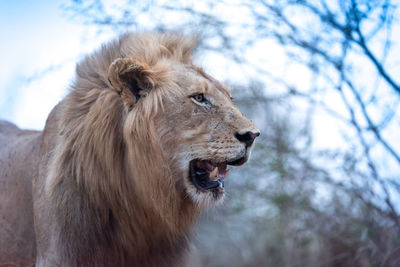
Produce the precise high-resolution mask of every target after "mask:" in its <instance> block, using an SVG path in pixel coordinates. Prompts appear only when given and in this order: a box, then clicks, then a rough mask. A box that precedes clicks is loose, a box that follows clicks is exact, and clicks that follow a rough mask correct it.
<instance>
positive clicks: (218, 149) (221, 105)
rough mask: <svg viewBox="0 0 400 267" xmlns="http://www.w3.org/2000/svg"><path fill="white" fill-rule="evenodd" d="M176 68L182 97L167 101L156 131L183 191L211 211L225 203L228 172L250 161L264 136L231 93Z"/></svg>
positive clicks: (202, 76) (196, 72)
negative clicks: (222, 201) (211, 207)
mask: <svg viewBox="0 0 400 267" xmlns="http://www.w3.org/2000/svg"><path fill="white" fill-rule="evenodd" d="M175 68H178V69H176V70H175V72H174V73H176V74H175V77H174V80H175V81H174V82H175V85H176V86H178V87H179V88H178V90H179V93H177V94H173V95H172V96H171V95H169V96H168V97H166V98H165V99H164V100H163V103H164V104H163V105H164V112H162V114H163V115H162V116H159V117H158V119H157V121H156V128H157V131H158V133H159V137H160V143H161V146H162V148H163V151H165V152H164V153H165V154H166V155H165V156H166V157H167V158H168V161H169V164H170V165H171V169H172V170H176V171H175V172H174V173H173V175H174V176H175V177H174V178H175V179H176V182H177V183H178V185H179V186H178V188H181V190H183V192H184V194H188V195H189V196H190V197H191V199H192V200H193V201H194V202H195V203H196V204H197V205H199V206H200V207H207V206H210V205H213V204H215V203H217V202H219V201H221V200H222V199H223V196H224V179H225V178H226V176H227V175H228V173H229V170H228V169H227V168H228V166H229V165H234V166H238V165H242V164H244V163H245V162H246V161H247V160H248V158H249V155H250V151H251V149H252V147H253V142H254V139H255V138H256V137H257V136H258V135H259V134H260V132H259V130H258V129H257V128H256V127H255V126H254V124H253V123H252V122H251V121H249V120H248V119H247V118H245V117H244V116H243V115H242V114H241V113H240V111H239V110H238V108H237V107H236V106H235V104H234V103H233V101H232V96H231V95H230V92H229V90H228V89H227V88H226V87H224V86H222V85H221V84H220V83H219V82H218V81H216V80H215V79H213V78H212V77H210V76H208V75H207V74H205V73H204V72H202V71H201V70H198V69H196V68H193V67H188V66H184V65H181V66H178V67H175Z"/></svg>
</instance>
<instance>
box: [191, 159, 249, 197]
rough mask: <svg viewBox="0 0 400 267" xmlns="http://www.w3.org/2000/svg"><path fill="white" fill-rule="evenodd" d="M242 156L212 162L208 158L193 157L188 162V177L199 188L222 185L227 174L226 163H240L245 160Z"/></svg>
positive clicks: (205, 188) (219, 186)
mask: <svg viewBox="0 0 400 267" xmlns="http://www.w3.org/2000/svg"><path fill="white" fill-rule="evenodd" d="M246 160H247V159H246V158H245V157H242V158H239V159H237V160H233V161H230V162H219V163H216V162H212V161H210V160H199V159H195V160H192V161H191V162H190V168H189V177H190V180H191V182H192V183H193V185H194V186H195V187H196V188H197V189H200V190H203V191H207V190H213V189H217V188H221V189H222V188H223V187H224V179H225V178H226V177H227V176H228V174H229V171H230V170H228V169H227V166H228V165H235V166H238V165H242V164H243V163H245V162H246Z"/></svg>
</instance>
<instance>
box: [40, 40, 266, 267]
mask: <svg viewBox="0 0 400 267" xmlns="http://www.w3.org/2000/svg"><path fill="white" fill-rule="evenodd" d="M194 47H195V41H194V40H193V39H190V38H184V37H182V36H179V35H175V34H139V35H137V34H126V35H123V36H122V37H120V38H119V39H118V40H117V41H114V42H111V43H109V44H108V45H105V46H103V47H102V48H101V49H100V50H99V51H97V52H96V53H94V54H92V55H90V56H88V57H86V58H85V59H84V60H83V61H82V62H81V63H79V64H78V66H77V70H76V71H77V77H76V80H75V82H74V83H73V84H72V90H71V92H70V93H69V94H68V96H67V97H66V98H65V99H64V100H63V101H62V102H61V103H60V104H59V105H58V106H57V108H55V110H54V111H53V112H52V115H50V116H49V120H48V122H47V126H46V128H48V129H56V130H55V131H56V132H57V134H56V136H55V141H54V143H55V144H56V145H55V147H54V148H49V149H50V151H51V155H52V156H51V158H50V161H49V165H48V167H45V168H43V169H45V170H48V173H46V187H45V190H46V192H47V195H48V196H49V197H50V198H49V199H50V201H49V203H50V206H51V207H52V208H51V210H52V212H53V213H54V217H55V218H56V219H57V223H56V227H57V231H56V232H57V233H59V238H58V244H59V245H58V246H59V247H60V251H63V255H64V256H63V260H62V261H63V262H68V261H70V262H76V261H77V260H78V261H86V260H88V258H89V256H88V255H91V256H90V257H92V258H93V262H99V261H100V262H101V261H102V260H103V255H114V256H115V255H116V254H118V255H120V256H118V257H121V258H124V261H128V262H129V261H130V262H136V263H138V262H141V261H149V260H152V261H154V262H157V261H159V262H164V261H165V260H166V259H165V257H164V256H165V255H164V254H163V255H164V256H162V255H159V256H160V258H159V259H153V258H151V257H148V256H149V255H158V254H159V253H160V251H166V250H167V249H168V250H169V251H171V253H176V255H178V254H179V253H181V252H180V251H182V248H183V247H185V244H186V241H185V240H186V238H185V237H186V235H187V233H188V232H189V229H190V227H191V226H192V225H193V223H194V222H195V220H196V218H197V215H198V214H199V212H200V211H201V210H202V209H204V208H206V207H209V206H212V205H214V204H215V203H218V202H219V201H221V199H222V198H223V196H224V187H223V180H224V179H225V177H226V176H227V174H228V172H229V171H228V170H227V166H228V165H241V164H243V163H245V162H246V161H247V159H248V157H249V153H250V150H251V148H252V145H253V141H254V139H255V138H256V137H257V136H258V135H259V131H258V129H257V128H256V127H255V126H254V125H253V124H252V123H251V122H250V121H249V120H248V119H246V118H245V117H244V116H243V115H242V114H241V113H240V111H239V110H238V109H237V107H236V106H235V105H234V103H233V102H232V97H231V95H230V93H229V90H228V89H227V88H226V87H224V86H223V85H221V84H220V83H219V82H218V81H217V80H215V79H214V78H212V77H210V76H209V75H207V74H206V73H205V72H204V71H203V70H202V69H201V68H199V67H196V66H195V65H194V64H193V63H192V61H191V54H192V50H193V48H194ZM45 132H46V131H45ZM160 246H163V247H160ZM108 248H113V252H112V254H109V253H110V251H108V252H107V253H106V252H104V251H103V250H104V249H106V250H107V249H108ZM146 253H147V254H146ZM121 255H122V256H121ZM97 258H98V259H100V260H98V261H96V260H95V259H97ZM170 258H171V260H173V257H172V256H171V257H170ZM111 259H112V257H111V256H110V262H114V260H111ZM128 259H129V260H128ZM140 265H141V266H144V265H145V264H142V263H141V264H140ZM149 265H151V266H158V265H159V264H150V263H149ZM171 265H173V264H171Z"/></svg>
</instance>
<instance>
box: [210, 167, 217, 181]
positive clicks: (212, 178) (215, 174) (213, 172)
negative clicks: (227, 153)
mask: <svg viewBox="0 0 400 267" xmlns="http://www.w3.org/2000/svg"><path fill="white" fill-rule="evenodd" d="M217 174H218V168H217V167H215V168H214V170H213V171H212V172H211V173H210V180H211V181H214V180H215V179H216V178H217Z"/></svg>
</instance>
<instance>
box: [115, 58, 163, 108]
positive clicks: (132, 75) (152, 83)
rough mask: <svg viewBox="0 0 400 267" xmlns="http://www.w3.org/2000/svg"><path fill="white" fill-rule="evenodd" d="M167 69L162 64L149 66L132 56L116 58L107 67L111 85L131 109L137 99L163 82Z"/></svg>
mask: <svg viewBox="0 0 400 267" xmlns="http://www.w3.org/2000/svg"><path fill="white" fill-rule="evenodd" d="M166 76H167V69H166V67H165V66H164V65H163V64H156V65H155V66H153V67H150V66H149V65H148V64H146V63H142V62H139V61H137V60H134V59H132V58H118V59H116V60H114V62H113V63H112V64H111V65H110V67H109V69H108V80H109V82H110V84H111V86H112V87H113V88H114V89H115V90H116V91H117V92H118V93H119V94H120V95H121V97H122V100H123V101H124V103H125V104H126V105H127V107H128V108H129V109H131V108H132V107H133V106H134V105H135V104H136V103H137V101H139V99H140V98H141V97H142V96H144V95H146V94H147V93H148V92H149V91H150V90H152V89H153V88H155V87H158V86H161V84H162V83H163V82H165V80H166Z"/></svg>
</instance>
